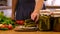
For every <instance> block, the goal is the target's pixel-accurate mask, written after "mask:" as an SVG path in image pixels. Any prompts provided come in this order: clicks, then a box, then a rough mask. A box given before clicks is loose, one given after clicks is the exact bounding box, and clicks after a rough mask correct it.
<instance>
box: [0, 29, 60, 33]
mask: <svg viewBox="0 0 60 34" xmlns="http://www.w3.org/2000/svg"><path fill="white" fill-rule="evenodd" d="M0 34H60V32H16V31H14V30H8V31H0Z"/></svg>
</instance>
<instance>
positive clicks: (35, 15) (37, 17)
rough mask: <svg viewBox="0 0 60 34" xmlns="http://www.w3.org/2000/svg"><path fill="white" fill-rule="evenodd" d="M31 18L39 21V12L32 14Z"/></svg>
mask: <svg viewBox="0 0 60 34" xmlns="http://www.w3.org/2000/svg"><path fill="white" fill-rule="evenodd" d="M31 19H32V20H34V21H35V22H37V21H38V19H39V14H36V13H35V14H32V15H31Z"/></svg>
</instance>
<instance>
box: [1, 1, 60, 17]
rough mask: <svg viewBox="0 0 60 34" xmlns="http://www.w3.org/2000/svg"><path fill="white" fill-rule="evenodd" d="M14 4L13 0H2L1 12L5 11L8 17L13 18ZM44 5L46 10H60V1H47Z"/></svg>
mask: <svg viewBox="0 0 60 34" xmlns="http://www.w3.org/2000/svg"><path fill="white" fill-rule="evenodd" d="M14 1H15V0H14ZM36 1H38V0H36ZM12 2H13V1H12V0H0V11H3V12H4V15H5V16H7V17H11V13H12ZM44 4H45V7H46V9H60V0H46V1H44Z"/></svg>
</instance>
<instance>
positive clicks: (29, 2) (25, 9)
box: [16, 0, 45, 20]
mask: <svg viewBox="0 0 60 34" xmlns="http://www.w3.org/2000/svg"><path fill="white" fill-rule="evenodd" d="M34 8H35V0H18V3H17V7H16V20H25V19H30V18H31V13H32V12H33V11H34ZM44 9H45V8H44Z"/></svg>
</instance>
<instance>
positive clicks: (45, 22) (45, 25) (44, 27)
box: [38, 15, 50, 31]
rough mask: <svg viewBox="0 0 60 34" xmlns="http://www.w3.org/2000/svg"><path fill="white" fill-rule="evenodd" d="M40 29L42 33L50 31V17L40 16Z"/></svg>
mask: <svg viewBox="0 0 60 34" xmlns="http://www.w3.org/2000/svg"><path fill="white" fill-rule="evenodd" d="M38 28H39V30H40V31H48V30H50V15H40V16H39V20H38Z"/></svg>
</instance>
